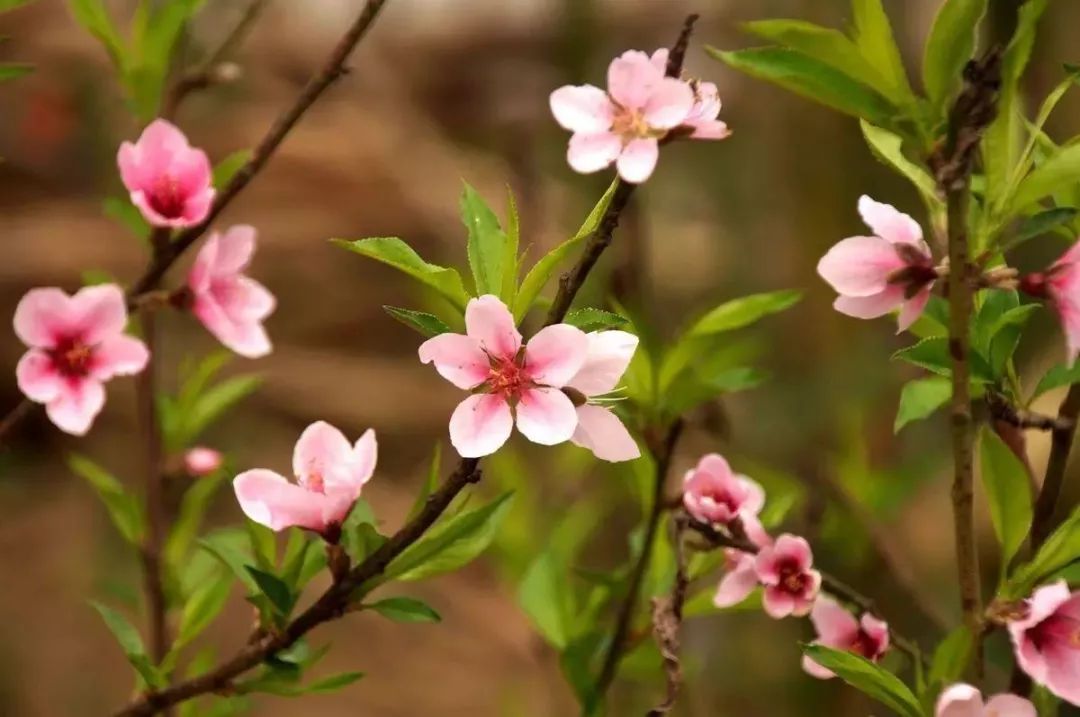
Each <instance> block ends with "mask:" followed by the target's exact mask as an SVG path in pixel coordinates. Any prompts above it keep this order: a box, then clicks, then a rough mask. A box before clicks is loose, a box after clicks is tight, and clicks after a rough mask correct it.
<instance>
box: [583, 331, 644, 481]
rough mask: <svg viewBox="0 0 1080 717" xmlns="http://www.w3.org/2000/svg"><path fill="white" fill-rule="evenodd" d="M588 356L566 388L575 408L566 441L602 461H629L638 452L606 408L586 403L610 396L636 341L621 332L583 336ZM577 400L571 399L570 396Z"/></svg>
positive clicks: (621, 425) (632, 355) (634, 347)
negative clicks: (571, 430) (573, 424)
mask: <svg viewBox="0 0 1080 717" xmlns="http://www.w3.org/2000/svg"><path fill="white" fill-rule="evenodd" d="M586 336H587V338H588V340H589V347H588V353H587V355H586V357H585V363H584V364H583V365H582V367H581V369H580V370H579V371H578V372H577V373H576V374H574V377H573V378H572V379H570V381H569V382H567V384H566V388H567V389H568V390H567V393H569V394H570V395H571V397H572V400H573V401H574V404H575V405H576V406H577V419H578V423H577V429H575V431H574V435H573V436H571V437H570V440H571V441H573V442H574V443H576V444H577V445H579V446H581V447H582V448H588V449H589V450H590V451H592V452H593V454H594V455H595V456H596V457H597V458H599V459H600V460H604V461H612V462H619V461H630V460H633V459H635V458H638V457H640V456H641V450H640V449H639V448H638V446H637V443H635V442H634V439H633V437H632V436H631V435H630V432H629V431H628V430H626V426H624V425H623V423H622V421H620V420H619V417H618V416H616V415H615V412H614V411H612V410H611V408H610V407H608V406H604V405H602V404H600V403H596V402H594V401H590V399H595V398H597V397H600V396H603V395H604V394H607V393H611V392H612V391H614V390H615V387H616V386H618V384H619V379H621V378H622V375H623V374H624V373H626V368H627V366H629V365H630V359H632V358H633V357H634V351H635V350H636V349H637V345H638V337H637V336H634V335H633V334H630V333H627V332H625V331H593V332H591V333H589V334H586ZM575 391H576V392H577V393H578V394H580V396H577V395H574V392H575Z"/></svg>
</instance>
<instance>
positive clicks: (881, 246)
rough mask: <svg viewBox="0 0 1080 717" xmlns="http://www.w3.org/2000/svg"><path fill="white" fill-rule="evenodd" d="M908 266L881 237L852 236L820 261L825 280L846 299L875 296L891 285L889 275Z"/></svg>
mask: <svg viewBox="0 0 1080 717" xmlns="http://www.w3.org/2000/svg"><path fill="white" fill-rule="evenodd" d="M905 266H906V264H905V263H904V260H903V259H901V258H900V255H899V254H897V253H896V249H895V248H893V245H892V244H891V243H889V242H888V241H886V240H884V239H882V238H880V237H848V238H847V239H844V240H843V241H841V242H839V243H838V244H836V245H834V246H833V248H832V249H829V251H828V252H826V254H825V256H823V257H821V261H819V262H818V265H817V272H818V274H819V275H820V276H821V278H822V279H824V280H825V281H827V282H829V285H830V286H832V288H833V289H835V290H836V292H837V293H838V294H841V295H843V296H873V295H875V294H879V293H881V292H882V291H884V290H885V289H886V287H888V285H889V283H888V282H889V276H890V275H891V274H892V273H893V272H895V271H897V270H899V269H903V268H904V267H905Z"/></svg>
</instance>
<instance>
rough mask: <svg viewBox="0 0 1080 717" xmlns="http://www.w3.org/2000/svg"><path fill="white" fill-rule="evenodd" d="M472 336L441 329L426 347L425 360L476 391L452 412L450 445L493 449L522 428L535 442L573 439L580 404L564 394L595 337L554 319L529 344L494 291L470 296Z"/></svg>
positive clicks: (476, 452)
mask: <svg viewBox="0 0 1080 717" xmlns="http://www.w3.org/2000/svg"><path fill="white" fill-rule="evenodd" d="M465 330H466V333H465V334H440V335H439V336H436V337H434V338H431V339H428V340H427V341H425V342H424V343H423V344H422V345H421V346H420V351H419V353H420V361H421V362H423V363H434V364H435V370H436V371H438V372H439V375H441V376H442V377H443V378H445V379H446V380H447V381H449V382H450V383H452V384H454V385H455V386H457V387H458V388H463V389H465V390H468V391H473V394H472V395H471V396H469V397H468V398H466V399H465V400H464V401H462V402H461V403H460V404H459V405H458V407H457V409H455V410H454V414H453V415H452V416H451V417H450V442H451V443H453V444H454V448H456V449H457V451H458V453H460V454H461V455H462V456H464V457H466V458H479V457H480V456H486V455H489V454H491V453H494V452H495V451H497V450H498V449H499V447H500V446H502V444H504V443H506V440H507V439H508V438H509V437H510V433H511V431H512V429H513V426H514V422H515V419H514V414H515V413H516V415H517V427H518V430H519V431H521V433H522V435H524V436H525V437H526V438H528V439H529V440H530V441H532V442H534V443H540V444H542V445H546V446H550V445H555V444H556V443H562V442H564V441H568V440H570V438H571V437H573V435H574V431H575V430H577V426H578V412H577V409H576V407H575V406H574V403H573V401H571V400H570V398H569V397H568V396H567V395H566V394H565V393H564V392H563V391H562V388H563V387H564V386H566V385H567V384H568V383H569V382H570V381H571V380H572V379H573V378H574V377H575V376H576V375H577V374H578V372H579V371H581V368H582V366H584V365H585V360H586V358H587V357H588V353H589V339H588V337H587V336H586V335H585V332H584V331H582V330H581V329H579V328H577V327H574V326H570V325H569V324H555V325H554V326H548V327H546V328H544V329H541V330H540V331H539V332H538V333H537V334H536V335H535V336H533V337H532V339H530V340H529V342H528V344H527V345H526V346H524V348H522V341H521V334H520V333H518V330H517V328H516V327H515V326H514V317H513V315H511V313H510V310H509V309H507V308H506V304H504V303H503V302H501V301H500V300H499V298H498V297H496V296H492V295H490V294H489V295H486V296H481V297H478V298H475V299H472V300H470V301H469V304H468V306H466V307H465Z"/></svg>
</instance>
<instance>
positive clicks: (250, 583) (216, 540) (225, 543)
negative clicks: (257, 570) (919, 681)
mask: <svg viewBox="0 0 1080 717" xmlns="http://www.w3.org/2000/svg"><path fill="white" fill-rule="evenodd" d="M234 537H239V538H240V540H235V539H234ZM244 538H245V536H244V533H243V531H237V534H236V536H234V534H233V533H231V532H228V533H227V532H224V531H219V532H216V533H211V534H210V535H207V536H206V537H204V538H200V539H199V541H198V545H199V547H201V548H202V549H203V550H205V551H207V552H208V553H210V554H211V555H213V556H214V557H215V558H217V559H218V561H220V562H221V564H222V565H224V566H225V567H227V568H228V569H229V571H230V572H232V574H233V576H234V577H236V578H237V579H238V580H240V582H242V583H243V584H244V587H245V588H247V591H248V595H257V594H258V593H259V592H260V588H259V584H258V583H257V582H255V579H254V578H253V577H252V575H251V573H249V572H248V564H249V563H250V562H252V559H251V556H249V555H247V554H246V553H245V552H244V550H245V547H246V545H245V547H241V544H242V543H241V541H242V542H243V543H246V542H247V541H246V540H245V539H244Z"/></svg>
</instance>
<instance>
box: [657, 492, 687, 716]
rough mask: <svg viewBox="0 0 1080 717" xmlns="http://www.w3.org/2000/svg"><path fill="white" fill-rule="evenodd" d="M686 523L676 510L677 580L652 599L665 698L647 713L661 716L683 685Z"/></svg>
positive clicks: (667, 710) (673, 534)
mask: <svg viewBox="0 0 1080 717" xmlns="http://www.w3.org/2000/svg"><path fill="white" fill-rule="evenodd" d="M687 523H688V521H687V516H686V513H676V514H675V516H674V517H673V519H672V521H671V524H672V538H671V544H672V545H673V546H674V550H675V582H674V584H673V585H672V587H671V595H670V596H667V597H664V596H661V597H655V598H653V601H652V622H653V636H654V637H655V638H656V645H657V647H658V648H659V650H660V656H661V657H662V658H663V660H664V676H665V681H666V691H665V693H664V700H663V701H662V702H661V703H660V704H658V705H656V706H655V707H653V708H652V709H651V710H649V712H648V717H662V716H663V715H666V714H667V713H668V712H670V711H671V710H672V708H673V707H675V702H676V700H678V698H679V690H680V689H681V688H682V681H683V675H682V663H681V661H680V658H679V653H680V650H681V642H682V641H681V638H680V636H679V633H680V631H681V629H682V621H683V606H684V605H685V604H686V593H687V590H688V589H689V588H690V575H689V573H688V572H687V565H686V563H687V560H686V545H685V544H684V535H685V533H686V530H687Z"/></svg>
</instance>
